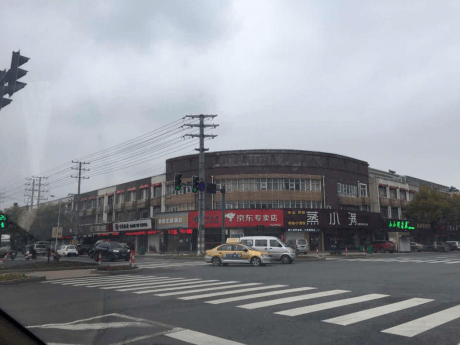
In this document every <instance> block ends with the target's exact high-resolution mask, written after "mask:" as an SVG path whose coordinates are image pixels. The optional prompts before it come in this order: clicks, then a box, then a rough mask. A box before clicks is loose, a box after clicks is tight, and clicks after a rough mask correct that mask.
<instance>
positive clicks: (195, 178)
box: [192, 176, 200, 193]
mask: <svg viewBox="0 0 460 345" xmlns="http://www.w3.org/2000/svg"><path fill="white" fill-rule="evenodd" d="M198 183H200V182H199V178H198V176H192V192H193V193H198Z"/></svg>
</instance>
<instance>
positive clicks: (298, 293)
mask: <svg viewBox="0 0 460 345" xmlns="http://www.w3.org/2000/svg"><path fill="white" fill-rule="evenodd" d="M41 283H42V284H50V285H63V286H69V287H86V288H97V289H101V290H112V291H117V292H122V293H133V294H137V295H147V296H155V297H158V298H163V297H164V298H166V297H172V298H177V299H179V300H184V301H187V300H192V301H202V302H203V303H206V304H209V305H223V304H227V305H230V304H231V303H233V306H234V307H236V308H239V309H242V310H247V312H252V310H259V309H262V308H272V309H273V311H272V310H271V309H269V312H270V313H273V315H276V317H301V316H302V315H307V314H313V313H316V312H320V311H324V310H331V309H339V310H340V308H341V307H345V306H354V305H358V306H360V310H359V311H357V312H353V313H349V314H345V315H340V316H336V317H333V318H329V319H324V320H319V321H322V322H325V323H328V324H331V325H340V326H352V325H355V324H358V323H361V322H366V321H368V320H371V319H375V318H379V317H384V316H387V317H390V318H392V319H390V320H393V321H394V323H397V321H398V319H399V318H400V317H402V318H404V317H405V316H404V312H405V311H408V312H409V315H413V314H412V311H413V310H416V311H417V313H418V314H420V316H421V317H420V318H416V319H413V320H411V321H408V322H405V323H402V324H399V325H398V324H394V323H393V325H392V327H390V328H387V329H382V330H380V332H382V333H386V334H392V335H397V336H401V337H407V338H411V337H414V336H417V335H420V334H422V333H424V332H427V331H429V330H431V329H434V328H436V327H439V326H442V325H443V324H445V323H448V322H458V327H457V329H459V330H460V305H457V306H452V307H449V308H448V309H443V310H440V308H441V307H440V305H441V304H442V303H441V302H439V303H437V302H436V301H435V300H434V299H428V298H420V297H417V298H408V299H407V298H406V299H401V300H399V301H395V299H396V300H397V299H398V298H396V297H393V296H390V295H387V294H380V293H367V294H361V295H359V294H358V295H357V294H355V293H353V291H350V290H341V289H331V290H322V289H319V288H317V287H312V286H303V287H290V286H289V285H284V284H283V285H281V284H271V285H268V284H264V283H260V282H252V283H246V282H241V281H221V280H216V279H212V280H205V279H200V278H191V279H189V278H182V277H179V278H174V277H166V276H147V275H134V274H131V275H123V276H113V277H81V278H67V279H58V280H47V281H43V282H41ZM270 290H271V291H270ZM390 297H392V298H390ZM390 299H391V300H392V303H388V302H387V301H389V300H390ZM316 300H319V303H316ZM371 301H373V304H374V305H373V307H366V303H367V302H371ZM312 303H313V304H312ZM376 303H377V304H380V305H378V306H375V304H376ZM363 306H364V309H363ZM425 306H429V307H430V308H433V309H435V312H434V313H432V314H429V313H428V315H427V311H426V310H427V309H426V308H425V309H424V307H425ZM275 309H276V310H275ZM430 310H432V309H430ZM411 317H413V316H411ZM404 320H407V318H404ZM458 336H459V337H460V331H459V334H458Z"/></svg>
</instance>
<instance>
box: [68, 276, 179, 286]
mask: <svg viewBox="0 0 460 345" xmlns="http://www.w3.org/2000/svg"><path fill="white" fill-rule="evenodd" d="M183 280H185V278H141V279H122V280H109V281H105V282H97V283H94V282H91V283H79V284H67V285H71V286H86V287H100V286H104V287H105V286H113V285H118V286H122V285H129V284H137V283H154V282H155V283H165V284H166V283H167V282H172V281H183ZM133 286H134V285H133Z"/></svg>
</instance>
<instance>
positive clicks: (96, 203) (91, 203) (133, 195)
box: [80, 186, 161, 210]
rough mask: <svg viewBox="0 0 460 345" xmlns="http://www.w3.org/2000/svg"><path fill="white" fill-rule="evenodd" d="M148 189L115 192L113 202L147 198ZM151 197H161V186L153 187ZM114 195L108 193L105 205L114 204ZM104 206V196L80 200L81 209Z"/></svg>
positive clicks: (119, 202) (118, 202)
mask: <svg viewBox="0 0 460 345" xmlns="http://www.w3.org/2000/svg"><path fill="white" fill-rule="evenodd" d="M149 194H150V189H149V188H144V189H140V190H132V191H129V192H125V193H120V194H115V204H121V203H123V202H130V201H136V200H147V199H148V198H149ZM153 197H154V198H160V197H161V186H156V187H153ZM113 201H114V196H113V195H109V196H108V197H107V205H113V204H114V202H113ZM101 206H104V198H97V199H93V200H86V201H82V202H81V209H80V210H85V209H89V208H95V207H101Z"/></svg>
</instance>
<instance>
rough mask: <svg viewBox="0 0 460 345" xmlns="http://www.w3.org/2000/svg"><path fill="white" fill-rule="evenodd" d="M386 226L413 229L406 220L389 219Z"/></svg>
mask: <svg viewBox="0 0 460 345" xmlns="http://www.w3.org/2000/svg"><path fill="white" fill-rule="evenodd" d="M388 227H389V228H391V229H402V230H405V229H407V230H414V229H415V228H414V227H413V226H410V224H409V221H408V220H389V221H388Z"/></svg>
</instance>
